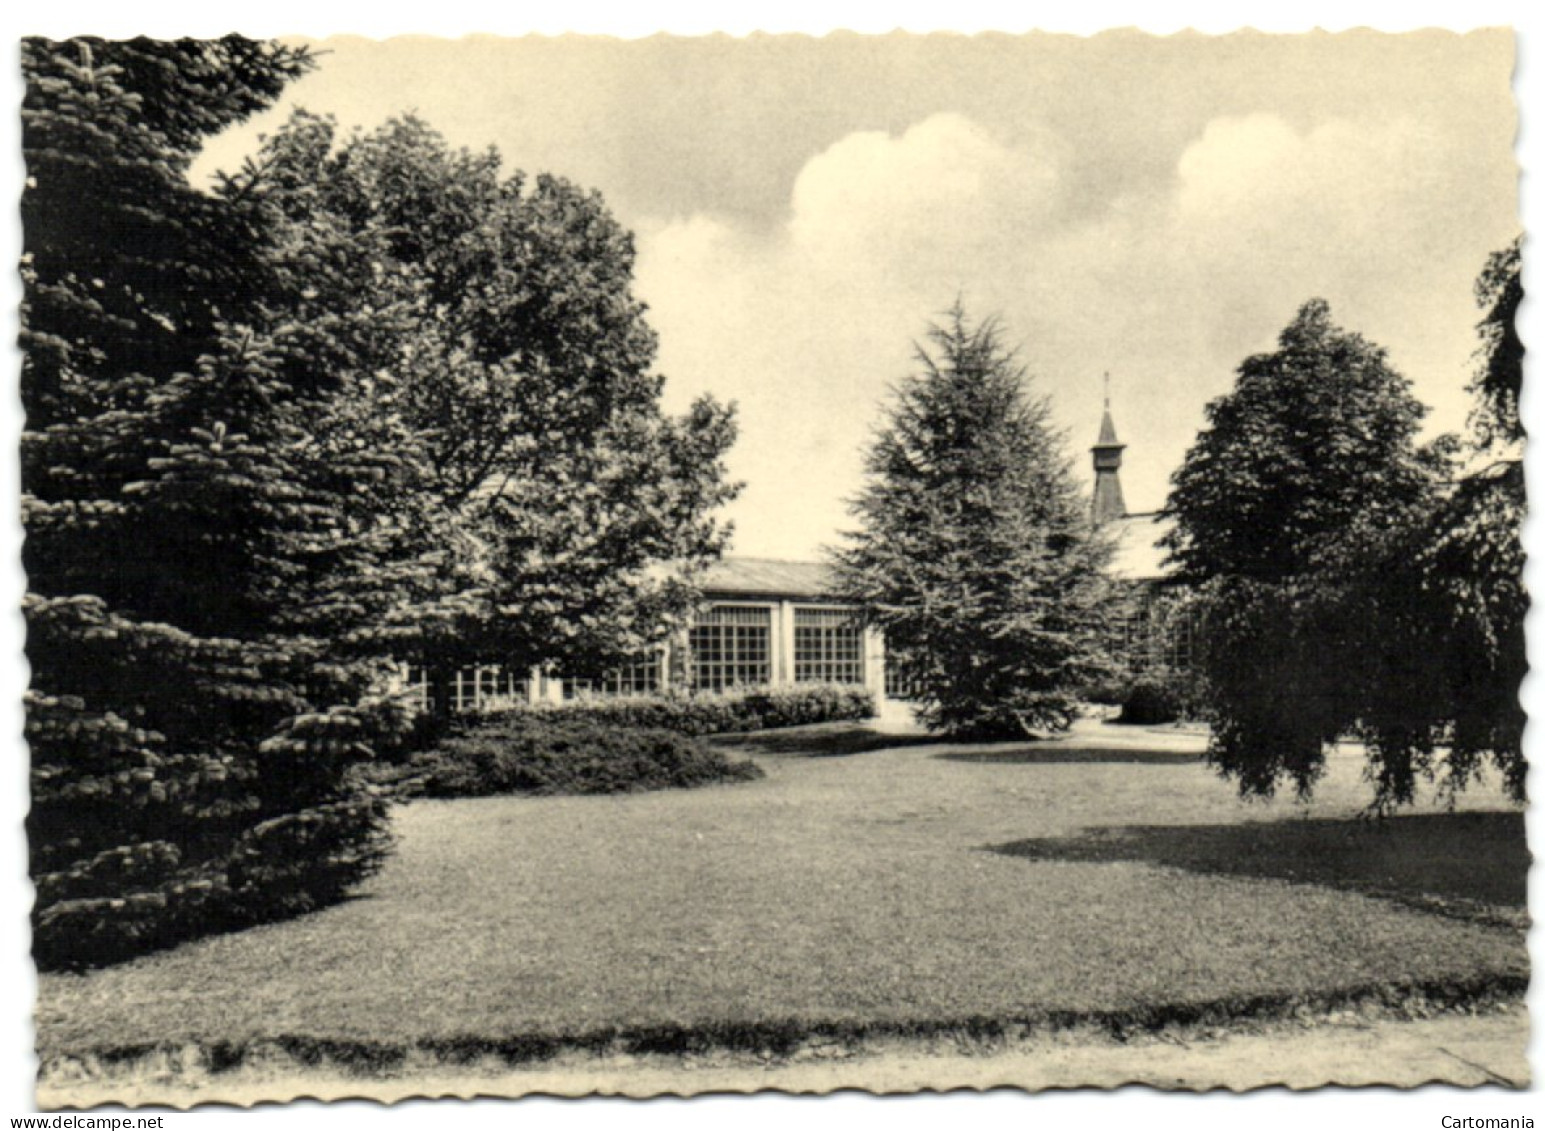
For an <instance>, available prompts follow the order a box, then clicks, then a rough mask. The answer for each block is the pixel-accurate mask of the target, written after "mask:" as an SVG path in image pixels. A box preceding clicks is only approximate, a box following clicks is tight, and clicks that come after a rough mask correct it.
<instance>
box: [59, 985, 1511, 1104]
mask: <svg viewBox="0 0 1545 1131" xmlns="http://www.w3.org/2000/svg"><path fill="white" fill-rule="evenodd" d="M1529 980H1530V979H1529V975H1528V974H1502V975H1488V976H1485V977H1481V978H1476V979H1471V980H1468V981H1465V982H1459V983H1456V982H1420V981H1418V982H1406V983H1383V984H1375V985H1365V986H1361V987H1354V988H1351V989H1344V990H1337V991H1330V992H1325V993H1312V994H1272V995H1250V996H1242V997H1238V998H1231V999H1218V1000H1214V1001H1207V1002H1187V1003H1166V1004H1159V1005H1147V1006H1139V1007H1135V1008H1130V1009H1114V1010H1032V1011H1027V1012H1025V1013H1022V1014H1016V1015H1011V1016H985V1015H976V1016H962V1017H956V1018H949V1019H920V1020H915V1021H905V1020H896V1021H884V1022H875V1023H866V1022H831V1021H804V1020H801V1019H799V1018H782V1019H769V1020H765V1021H756V1022H734V1023H704V1024H697V1025H684V1024H659V1025H647V1026H637V1027H628V1026H607V1027H601V1028H597V1029H593V1030H585V1031H579V1032H574V1033H561V1032H550V1033H542V1032H532V1033H526V1034H513V1035H504V1036H500V1037H487V1036H477V1035H472V1034H467V1035H461V1036H452V1037H439V1038H428V1039H421V1040H415V1041H410V1042H402V1043H396V1042H382V1041H361V1040H349V1039H343V1038H335V1037H316V1036H310V1035H305V1034H288V1035H280V1036H271V1037H267V1036H265V1037H259V1038H254V1039H252V1040H249V1041H214V1042H201V1041H188V1040H167V1041H159V1042H154V1043H146V1044H136V1045H122V1046H102V1047H95V1048H91V1049H77V1050H67V1051H66V1050H57V1051H51V1050H47V1049H41V1048H40V1049H39V1065H38V1075H37V1082H38V1087H39V1089H44V1088H50V1089H57V1090H60V1091H65V1090H68V1088H69V1087H70V1085H71V1083H72V1082H76V1083H84V1082H86V1081H94V1082H96V1083H98V1084H100V1083H104V1082H106V1081H108V1080H112V1079H124V1080H126V1081H128V1080H135V1079H138V1080H143V1079H144V1076H145V1074H146V1072H147V1070H150V1071H151V1072H152V1073H153V1075H154V1077H155V1079H156V1081H157V1083H158V1084H164V1085H165V1086H167V1087H168V1088H176V1087H179V1086H182V1087H187V1086H188V1085H189V1084H191V1083H192V1081H193V1080H194V1079H208V1078H212V1077H214V1078H217V1077H219V1076H221V1075H224V1074H228V1073H232V1072H235V1071H236V1070H238V1069H242V1068H244V1067H250V1066H252V1065H254V1064H259V1065H269V1064H271V1063H273V1062H274V1061H275V1060H278V1061H280V1062H287V1063H289V1064H290V1065H292V1066H293V1067H294V1068H295V1069H298V1070H321V1069H330V1070H333V1071H339V1072H342V1073H344V1074H347V1075H353V1076H358V1077H360V1078H362V1079H372V1078H375V1079H387V1078H392V1077H393V1075H394V1074H396V1073H398V1072H400V1071H402V1070H403V1069H404V1068H411V1069H413V1070H415V1071H421V1070H429V1069H433V1068H458V1067H459V1068H466V1067H470V1066H475V1065H479V1064H487V1063H488V1062H489V1061H494V1062H497V1063H499V1064H501V1065H502V1066H503V1067H506V1068H527V1067H531V1066H535V1065H541V1064H543V1063H546V1062H549V1061H553V1060H555V1059H557V1058H559V1057H561V1056H565V1055H579V1056H582V1057H583V1056H590V1057H595V1058H597V1060H598V1061H602V1060H604V1059H605V1058H618V1057H677V1058H683V1057H686V1058H691V1057H708V1056H721V1057H722V1056H728V1057H730V1058H739V1059H741V1060H744V1061H745V1062H746V1063H760V1064H765V1063H777V1062H784V1061H787V1060H789V1059H790V1058H792V1057H795V1056H796V1055H797V1054H799V1053H801V1052H802V1051H804V1050H809V1049H811V1048H821V1049H824V1050H826V1051H827V1052H828V1053H830V1052H831V1051H832V1050H844V1051H843V1052H842V1055H858V1054H860V1053H861V1052H862V1051H864V1049H865V1047H866V1046H870V1045H873V1044H875V1043H878V1042H886V1041H895V1040H909V1041H922V1042H926V1043H930V1044H934V1045H946V1046H949V1045H953V1046H956V1047H960V1048H970V1049H974V1050H978V1051H981V1052H984V1053H986V1052H990V1051H991V1050H992V1049H994V1048H996V1047H1004V1046H1006V1045H1008V1044H1012V1043H1014V1042H1023V1041H1027V1040H1034V1039H1038V1038H1039V1039H1044V1038H1048V1037H1070V1036H1071V1037H1076V1038H1078V1039H1079V1040H1085V1041H1109V1042H1115V1043H1128V1042H1135V1041H1141V1040H1144V1039H1168V1040H1184V1039H1185V1038H1190V1039H1192V1040H1203V1041H1205V1040H1210V1039H1216V1038H1219V1037H1224V1036H1228V1035H1232V1034H1233V1033H1235V1032H1247V1031H1251V1030H1253V1029H1258V1028H1263V1027H1267V1026H1270V1025H1273V1024H1281V1023H1293V1024H1300V1025H1304V1026H1314V1025H1319V1024H1330V1023H1334V1022H1335V1021H1336V1020H1337V1019H1338V1018H1339V1017H1345V1016H1346V1015H1348V1014H1355V1015H1356V1016H1357V1018H1359V1019H1361V1020H1365V1021H1373V1020H1380V1019H1401V1020H1415V1019H1420V1018H1428V1017H1437V1016H1444V1015H1453V1014H1464V1013H1476V1012H1482V1011H1487V1010H1492V1009H1496V1008H1500V1007H1505V1006H1509V1005H1514V1004H1517V1003H1518V1002H1520V1001H1522V1000H1523V999H1524V997H1525V995H1526V994H1527V991H1528V986H1529ZM100 1102H101V1103H124V1102H126V1101H123V1100H109V1099H104V1100H101V1101H100ZM145 1102H146V1103H147V1104H155V1103H166V1102H168V1101H165V1100H156V1101H145ZM193 1102H199V1101H196V1100H195V1101H193ZM90 1106H95V1105H90ZM128 1106H137V1105H136V1104H134V1103H129V1104H128ZM58 1110H70V1109H69V1108H60V1109H58Z"/></svg>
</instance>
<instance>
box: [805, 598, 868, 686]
mask: <svg viewBox="0 0 1545 1131" xmlns="http://www.w3.org/2000/svg"><path fill="white" fill-rule="evenodd" d="M794 682H795V683H863V682H864V642H863V632H862V631H861V630H860V628H859V626H858V623H857V622H856V621H855V620H854V619H853V617H852V615H851V614H850V613H847V612H844V611H843V610H841V609H795V610H794Z"/></svg>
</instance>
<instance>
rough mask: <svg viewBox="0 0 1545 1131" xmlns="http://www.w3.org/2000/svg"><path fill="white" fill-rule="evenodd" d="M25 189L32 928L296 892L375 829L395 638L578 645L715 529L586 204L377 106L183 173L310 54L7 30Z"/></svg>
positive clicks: (102, 950)
mask: <svg viewBox="0 0 1545 1131" xmlns="http://www.w3.org/2000/svg"><path fill="white" fill-rule="evenodd" d="M24 64H25V73H26V78H27V94H26V101H25V105H24V146H25V150H26V158H27V165H28V174H29V180H28V187H27V190H26V194H25V196H24V200H23V217H24V223H25V238H26V257H25V260H24V263H23V275H24V282H25V286H26V294H25V305H24V310H23V345H24V350H25V359H26V360H25V368H24V375H23V397H24V401H25V404H26V407H27V410H28V424H27V430H26V432H25V434H24V436H23V451H22V462H23V488H24V493H25V499H24V514H25V520H26V525H27V542H26V546H25V549H24V560H25V564H26V567H27V570H28V576H29V589H30V592H29V594H28V598H27V610H26V611H27V619H28V659H29V661H30V662H31V664H32V668H33V683H32V689H31V692H30V693H29V705H28V723H27V725H28V738H29V740H30V742H31V744H32V751H33V770H34V774H33V780H34V795H33V806H32V813H31V815H30V817H29V832H30V834H31V842H32V852H33V872H34V877H35V881H36V884H37V888H38V901H37V906H36V911H35V917H34V918H35V926H36V931H35V940H36V943H35V950H36V953H37V956H38V958H39V961H40V962H43V963H45V964H49V965H81V964H87V963H92V962H98V961H107V960H111V959H113V958H116V957H119V956H122V955H124V954H129V953H132V952H134V951H136V950H140V949H144V948H146V947H149V946H155V945H162V944H165V943H167V942H171V941H175V940H177V939H179V938H183V937H187V936H189V935H191V934H195V933H200V932H203V931H208V930H214V929H220V928H222V927H225V926H230V925H235V924H240V923H246V922H253V921H256V920H259V919H263V918H267V917H271V916H275V915H284V914H289V913H293V912H295V911H300V910H305V909H308V908H310V907H314V906H318V905H319V904H321V903H325V902H327V901H329V900H331V899H335V898H337V897H338V896H339V895H340V894H341V893H342V892H343V891H345V890H346V889H347V888H348V887H349V885H351V884H352V883H354V882H356V881H357V880H359V879H360V878H361V877H363V876H365V875H367V874H368V873H369V872H370V871H371V870H372V869H373V868H374V867H376V866H377V865H378V863H379V861H380V860H381V858H382V856H383V854H384V852H385V850H386V847H387V837H386V834H385V825H384V814H383V811H382V805H381V803H380V801H379V800H378V799H376V798H375V796H374V795H373V794H372V793H371V792H370V791H368V790H367V789H365V788H364V787H363V786H361V785H360V784H359V783H358V779H357V777H356V775H354V774H353V773H352V771H351V767H352V765H353V764H354V763H356V762H358V761H360V760H362V759H364V758H367V757H369V756H370V754H371V752H372V744H379V742H381V741H392V740H393V739H394V737H395V736H396V735H397V734H398V733H399V732H400V729H401V727H402V724H403V718H402V712H401V708H400V705H398V704H397V703H396V702H395V701H394V700H393V699H392V698H391V697H390V696H388V695H384V694H382V687H383V677H384V675H385V674H386V673H387V671H388V670H389V669H390V668H391V667H392V666H393V665H394V663H395V661H397V660H402V659H417V660H420V661H425V660H431V659H433V660H437V661H440V662H442V663H445V664H452V663H455V662H458V661H460V660H461V659H463V658H473V657H475V658H478V659H487V658H490V657H495V658H500V659H504V660H506V661H509V662H516V663H538V662H549V661H558V662H565V663H568V662H570V661H572V662H573V663H574V664H575V665H580V664H583V663H585V662H586V661H587V660H589V661H592V662H594V663H596V664H600V663H602V662H604V661H606V660H610V659H611V658H613V657H615V656H617V655H619V654H621V653H623V652H625V651H627V650H629V649H630V648H631V647H633V646H636V645H638V644H639V643H641V642H645V641H647V640H649V639H652V638H654V637H655V636H657V635H658V634H659V633H660V632H662V631H664V628H663V622H664V620H665V619H666V618H667V616H668V614H670V613H672V612H673V611H676V610H679V609H681V608H684V607H685V605H686V604H687V602H688V599H689V596H690V591H691V580H692V574H693V570H694V569H695V568H697V567H699V566H701V564H702V563H703V562H704V560H705V559H706V558H708V557H710V556H712V555H713V554H716V553H717V552H718V550H719V548H720V545H721V543H722V540H723V538H724V533H725V532H724V531H723V530H722V529H721V528H720V526H719V525H718V524H717V522H716V521H715V520H714V518H713V517H712V514H711V511H712V510H713V508H714V507H716V506H717V505H718V503H719V502H721V501H723V500H724V499H725V498H727V497H728V496H729V494H730V493H731V492H732V488H730V487H729V486H728V485H727V484H726V483H725V482H724V477H723V466H722V458H721V457H722V455H723V452H724V450H725V449H726V447H727V446H728V444H729V443H730V441H731V438H732V436H733V424H732V421H731V417H730V413H729V411H728V410H727V409H724V408H722V407H721V406H718V405H716V404H714V403H713V402H711V401H703V402H701V403H699V404H698V405H696V406H694V408H693V409H692V411H691V412H689V413H688V414H687V415H686V416H684V417H682V418H680V419H675V418H670V417H667V416H665V415H664V414H663V413H662V412H661V410H660V408H659V403H658V401H659V395H660V391H661V379H660V378H659V377H658V375H656V374H654V373H652V372H651V371H650V366H651V364H652V361H653V355H654V339H653V336H652V334H651V333H650V331H649V329H648V327H647V325H646V324H645V323H644V321H643V308H642V307H641V306H640V304H638V303H637V302H636V301H635V300H634V299H633V298H632V296H631V294H630V291H629V285H630V277H631V267H632V246H631V240H630V238H629V237H628V235H627V233H626V232H624V231H623V230H622V229H620V228H619V227H618V226H617V225H616V223H615V222H614V221H613V220H612V219H611V217H610V216H609V215H608V214H607V212H606V210H605V208H604V206H603V205H602V203H601V202H600V200H599V198H598V197H596V196H595V195H594V194H592V193H586V192H583V191H581V190H579V189H577V188H575V187H574V186H572V185H570V184H568V183H567V182H564V181H561V180H559V179H556V178H547V177H542V178H537V179H536V181H535V182H534V183H531V184H528V183H527V182H526V181H525V179H524V178H523V177H521V176H520V175H518V174H517V175H515V176H513V177H509V178H501V176H500V175H499V162H498V159H497V157H496V156H495V155H493V154H491V153H490V154H482V155H472V154H467V153H465V152H453V151H451V150H450V149H449V148H448V147H446V146H445V144H444V143H443V141H441V140H440V139H439V138H438V136H437V135H435V134H434V133H433V131H431V130H429V129H428V128H427V127H426V126H424V125H423V124H422V123H419V122H417V121H414V120H412V119H407V120H404V121H400V122H394V123H391V124H389V125H388V126H386V127H384V128H383V129H381V130H378V131H376V132H375V133H372V134H369V135H364V136H359V137H354V138H351V139H349V140H347V141H345V142H343V143H339V141H338V139H337V138H336V137H335V136H334V129H333V126H332V125H331V123H330V122H327V121H326V120H323V119H318V118H314V117H310V116H306V115H300V116H298V117H297V118H296V119H295V120H294V121H292V122H291V123H290V125H288V126H287V127H286V128H284V129H283V130H281V131H280V132H279V133H278V134H277V135H276V136H275V137H274V138H273V139H271V140H270V141H268V142H267V143H265V145H264V146H263V147H262V149H261V151H260V152H259V153H258V154H256V155H255V156H254V157H253V158H252V159H251V160H250V161H248V162H247V163H246V164H245V165H244V166H243V167H242V168H241V169H240V170H238V171H237V172H236V173H234V174H232V175H230V176H228V177H225V178H224V180H223V182H222V183H221V185H220V186H219V188H218V191H216V192H214V193H203V192H199V191H195V190H194V189H193V188H192V187H191V186H190V185H189V184H188V183H187V179H186V174H187V170H188V167H189V164H190V162H191V160H192V158H193V156H194V155H195V153H196V152H197V149H198V147H199V146H200V145H201V144H202V142H203V140H204V139H205V138H207V137H208V136H209V135H210V134H211V133H213V132H216V131H218V130H220V129H222V128H224V127H225V126H227V125H229V124H231V123H233V122H235V121H238V120H240V119H241V118H242V117H244V116H245V115H247V114H249V113H251V112H252V111H253V110H255V109H258V108H260V107H262V106H264V105H267V104H269V103H271V102H272V101H273V99H274V98H275V96H276V95H277V94H278V92H279V91H280V90H281V89H282V87H283V85H284V83H285V82H286V81H288V80H289V79H291V78H293V77H294V76H296V75H298V74H300V73H302V72H304V71H305V70H306V69H307V68H308V67H309V66H310V60H309V58H308V57H307V56H306V55H305V54H304V53H303V52H297V51H292V50H290V49H287V48H282V47H277V46H273V45H267V44H256V43H252V42H250V41H246V40H242V39H239V38H234V37H233V38H230V39H227V40H221V41H217V42H201V41H178V42H175V43H158V42H153V41H148V40H136V41H133V42H129V43H112V42H105V41H97V40H90V41H86V40H74V41H69V42H65V43H50V42H47V41H42V40H30V41H28V42H27V43H26V44H25V46H24Z"/></svg>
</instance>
